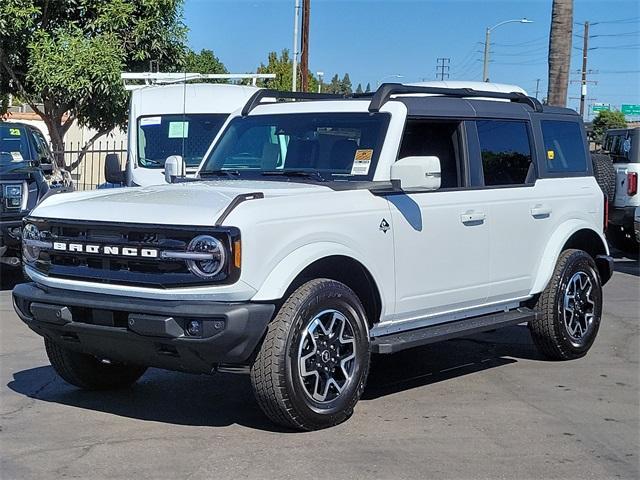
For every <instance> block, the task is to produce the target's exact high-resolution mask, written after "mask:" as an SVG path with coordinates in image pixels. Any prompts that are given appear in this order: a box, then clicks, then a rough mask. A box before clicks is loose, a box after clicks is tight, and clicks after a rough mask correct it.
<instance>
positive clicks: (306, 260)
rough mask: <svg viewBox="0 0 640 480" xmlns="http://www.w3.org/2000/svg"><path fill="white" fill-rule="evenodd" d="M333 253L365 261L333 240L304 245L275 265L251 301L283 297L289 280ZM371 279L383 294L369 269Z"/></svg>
mask: <svg viewBox="0 0 640 480" xmlns="http://www.w3.org/2000/svg"><path fill="white" fill-rule="evenodd" d="M334 255H342V256H345V257H351V258H353V259H354V260H356V261H358V262H360V263H361V264H362V265H366V262H365V261H364V260H363V259H362V258H361V257H360V255H358V253H357V252H356V251H355V250H353V249H351V248H349V247H347V246H345V245H342V244H340V243H334V242H318V243H310V244H307V245H304V246H302V247H300V248H298V249H296V250H294V251H293V252H291V253H290V254H289V255H287V256H286V257H285V258H284V259H282V261H280V263H278V265H276V267H275V268H274V269H273V270H272V271H271V273H270V274H269V276H268V277H267V278H266V280H265V281H264V282H262V287H260V289H259V290H258V292H257V293H256V294H255V295H254V296H253V297H252V299H251V300H252V301H268V300H277V299H280V298H282V297H283V295H284V294H285V292H286V291H287V288H289V285H291V282H293V280H294V279H295V278H296V277H297V276H298V275H299V274H300V272H302V271H303V270H304V269H305V268H307V267H308V266H309V265H311V264H312V263H313V262H315V261H316V260H320V259H322V258H326V257H331V256H334ZM369 273H371V276H372V277H373V280H374V281H375V282H376V285H378V290H379V291H380V293H381V294H383V291H384V290H383V289H382V288H381V287H380V285H381V284H380V282H379V279H378V278H376V273H375V272H373V271H371V270H369ZM381 302H382V312H384V311H385V298H381Z"/></svg>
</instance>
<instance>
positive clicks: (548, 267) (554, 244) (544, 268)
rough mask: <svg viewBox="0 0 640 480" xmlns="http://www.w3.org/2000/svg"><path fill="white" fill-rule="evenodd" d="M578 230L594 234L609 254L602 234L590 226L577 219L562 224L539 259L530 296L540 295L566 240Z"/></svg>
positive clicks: (549, 278)
mask: <svg viewBox="0 0 640 480" xmlns="http://www.w3.org/2000/svg"><path fill="white" fill-rule="evenodd" d="M579 230H590V231H592V232H593V233H595V234H596V235H597V236H598V237H599V238H600V241H601V242H602V244H603V246H604V250H605V252H606V253H607V254H608V253H609V247H608V245H607V241H606V239H605V237H604V234H603V233H602V232H598V231H597V230H594V229H593V226H592V225H591V224H589V223H587V222H586V221H584V220H578V219H572V220H569V221H566V222H564V223H563V224H562V225H560V226H559V227H558V228H557V229H556V230H555V231H554V232H553V234H552V235H551V237H550V239H549V241H548V242H547V246H546V248H545V250H544V253H543V254H542V257H541V259H540V265H539V266H538V271H537V273H536V276H535V281H534V283H533V287H532V288H531V292H530V293H531V295H535V294H537V293H540V292H542V291H543V290H544V289H545V287H546V286H547V284H548V283H549V280H551V276H552V275H553V270H554V268H555V266H556V262H557V261H558V257H559V256H560V253H562V247H564V245H565V244H566V243H567V240H569V238H571V236H572V235H573V234H574V233H576V232H577V231H579ZM594 260H595V259H594Z"/></svg>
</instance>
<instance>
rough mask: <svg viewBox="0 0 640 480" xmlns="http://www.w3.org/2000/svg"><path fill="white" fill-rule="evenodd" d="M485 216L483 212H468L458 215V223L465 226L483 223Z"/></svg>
mask: <svg viewBox="0 0 640 480" xmlns="http://www.w3.org/2000/svg"><path fill="white" fill-rule="evenodd" d="M486 217H487V216H486V215H485V214H484V212H476V211H475V210H468V211H466V212H464V213H462V214H460V221H461V222H462V223H464V224H465V225H467V224H470V223H474V224H475V223H484V219H485V218H486Z"/></svg>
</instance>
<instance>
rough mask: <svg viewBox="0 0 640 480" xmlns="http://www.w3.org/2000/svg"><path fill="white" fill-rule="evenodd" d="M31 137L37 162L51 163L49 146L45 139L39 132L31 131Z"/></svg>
mask: <svg viewBox="0 0 640 480" xmlns="http://www.w3.org/2000/svg"><path fill="white" fill-rule="evenodd" d="M31 135H32V136H33V144H34V146H35V149H36V154H37V157H38V160H40V161H42V162H43V163H51V151H50V150H49V145H48V144H47V141H46V140H45V138H44V137H43V136H42V134H41V133H40V132H37V131H34V130H32V131H31Z"/></svg>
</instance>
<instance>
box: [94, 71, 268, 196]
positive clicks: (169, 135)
mask: <svg viewBox="0 0 640 480" xmlns="http://www.w3.org/2000/svg"><path fill="white" fill-rule="evenodd" d="M257 90H258V88H257V87H250V86H241V85H226V84H211V83H196V84H185V83H181V84H172V85H158V86H149V87H143V88H140V89H137V90H134V91H133V92H132V94H131V105H130V109H129V128H128V151H127V161H126V166H125V169H124V171H122V167H121V163H120V159H119V158H118V157H117V155H113V154H112V155H108V156H107V159H106V161H105V178H106V179H107V182H109V183H112V184H124V185H126V186H129V187H135V186H147V185H155V184H161V183H165V177H164V163H165V160H166V159H167V157H170V156H172V155H178V156H180V157H182V160H183V161H184V167H185V169H186V175H187V176H192V175H193V174H194V173H195V172H196V170H197V168H198V165H199V164H200V162H201V160H202V158H203V157H204V154H205V152H206V151H207V149H208V148H209V145H210V144H211V142H212V140H213V139H214V137H215V136H216V135H217V133H218V132H219V131H220V128H222V125H223V124H224V122H225V121H226V120H227V118H228V116H229V114H230V113H232V112H234V111H236V110H237V109H239V108H241V107H242V106H243V105H244V104H245V103H246V102H247V101H248V100H249V98H250V97H251V96H252V95H253V94H254V93H256V91H257Z"/></svg>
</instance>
